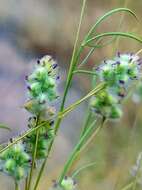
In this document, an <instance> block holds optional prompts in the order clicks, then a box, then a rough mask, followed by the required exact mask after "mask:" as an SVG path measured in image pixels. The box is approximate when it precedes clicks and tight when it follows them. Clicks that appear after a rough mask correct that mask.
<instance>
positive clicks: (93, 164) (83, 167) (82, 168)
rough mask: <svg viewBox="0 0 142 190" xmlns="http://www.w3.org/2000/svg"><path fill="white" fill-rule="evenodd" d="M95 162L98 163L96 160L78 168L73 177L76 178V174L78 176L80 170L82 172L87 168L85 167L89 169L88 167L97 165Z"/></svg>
mask: <svg viewBox="0 0 142 190" xmlns="http://www.w3.org/2000/svg"><path fill="white" fill-rule="evenodd" d="M95 164H96V162H93V163H90V164H87V165H85V166H82V167H81V168H79V169H78V170H76V171H75V172H74V173H73V174H72V178H73V179H75V178H76V176H77V175H78V174H79V173H80V172H82V171H83V170H85V169H87V168H89V167H93V166H95Z"/></svg>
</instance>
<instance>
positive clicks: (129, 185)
mask: <svg viewBox="0 0 142 190" xmlns="http://www.w3.org/2000/svg"><path fill="white" fill-rule="evenodd" d="M133 184H134V182H131V183H129V184H127V185H126V186H125V187H123V188H122V189H121V190H128V189H130V188H131V187H132V186H133Z"/></svg>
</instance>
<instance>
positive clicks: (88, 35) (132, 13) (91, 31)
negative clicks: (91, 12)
mask: <svg viewBox="0 0 142 190" xmlns="http://www.w3.org/2000/svg"><path fill="white" fill-rule="evenodd" d="M118 12H127V13H130V14H131V15H132V16H134V17H135V18H136V20H138V18H137V16H136V14H135V13H134V12H133V11H131V10H130V9H128V8H117V9H113V10H111V11H109V12H107V13H106V14H104V15H103V16H102V17H100V18H99V19H98V20H97V22H96V23H95V25H93V27H92V28H91V29H90V31H89V32H88V34H87V36H86V39H87V40H88V38H89V37H90V35H92V34H93V33H94V32H95V30H96V28H97V27H98V25H99V24H101V23H102V22H103V21H104V20H105V19H106V18H108V17H109V16H112V15H113V14H115V13H118Z"/></svg>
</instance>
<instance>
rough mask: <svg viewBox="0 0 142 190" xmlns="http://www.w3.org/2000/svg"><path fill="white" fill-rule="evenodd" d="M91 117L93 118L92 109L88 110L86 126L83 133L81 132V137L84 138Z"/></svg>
mask: <svg viewBox="0 0 142 190" xmlns="http://www.w3.org/2000/svg"><path fill="white" fill-rule="evenodd" d="M91 116H92V113H91V112H90V109H89V108H88V110H87V117H86V119H85V123H84V126H83V128H82V131H81V134H80V137H82V136H83V135H84V133H85V131H86V129H87V128H88V126H89V125H88V124H89V121H90V119H91Z"/></svg>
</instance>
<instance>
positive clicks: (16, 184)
mask: <svg viewBox="0 0 142 190" xmlns="http://www.w3.org/2000/svg"><path fill="white" fill-rule="evenodd" d="M15 190H19V184H18V182H17V181H16V180H15Z"/></svg>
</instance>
